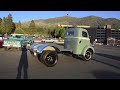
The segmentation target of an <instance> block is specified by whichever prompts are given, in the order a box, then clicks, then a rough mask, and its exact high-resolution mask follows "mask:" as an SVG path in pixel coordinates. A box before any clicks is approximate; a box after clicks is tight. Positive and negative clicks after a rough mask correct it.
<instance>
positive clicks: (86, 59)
mask: <svg viewBox="0 0 120 90" xmlns="http://www.w3.org/2000/svg"><path fill="white" fill-rule="evenodd" d="M91 58H92V52H91V51H90V50H87V51H86V53H85V56H83V60H85V61H89V60H91Z"/></svg>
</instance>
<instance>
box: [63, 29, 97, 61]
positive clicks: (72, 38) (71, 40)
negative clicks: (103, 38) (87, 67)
mask: <svg viewBox="0 0 120 90" xmlns="http://www.w3.org/2000/svg"><path fill="white" fill-rule="evenodd" d="M64 51H69V52H70V53H71V54H72V55H73V56H80V57H82V58H83V60H86V61H88V60H90V59H91V58H92V55H93V54H94V53H95V51H94V48H93V47H92V46H91V43H90V38H89V34H88V32H87V30H86V29H83V28H78V27H71V28H67V29H66V33H65V39H64Z"/></svg>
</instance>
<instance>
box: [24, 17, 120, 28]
mask: <svg viewBox="0 0 120 90" xmlns="http://www.w3.org/2000/svg"><path fill="white" fill-rule="evenodd" d="M34 21H35V24H36V26H37V27H41V26H55V25H58V24H72V25H89V26H98V25H99V26H104V25H107V24H109V25H112V28H120V20H119V19H116V18H107V19H105V18H101V17H98V16H87V17H83V18H77V17H70V16H63V17H56V18H49V19H40V20H34ZM29 24H30V21H26V22H22V26H23V27H29Z"/></svg>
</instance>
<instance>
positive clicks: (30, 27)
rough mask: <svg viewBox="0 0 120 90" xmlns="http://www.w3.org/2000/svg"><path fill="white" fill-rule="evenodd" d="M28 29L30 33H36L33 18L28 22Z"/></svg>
mask: <svg viewBox="0 0 120 90" xmlns="http://www.w3.org/2000/svg"><path fill="white" fill-rule="evenodd" d="M29 31H30V34H36V33H37V29H36V26H35V22H34V20H32V21H31V23H30V26H29Z"/></svg>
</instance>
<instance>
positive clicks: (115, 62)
mask: <svg viewBox="0 0 120 90" xmlns="http://www.w3.org/2000/svg"><path fill="white" fill-rule="evenodd" d="M57 46H58V47H60V48H62V47H63V45H57ZM94 48H95V52H96V53H95V54H94V56H93V57H92V60H91V61H83V60H81V59H76V58H73V57H72V56H67V55H63V54H59V61H58V63H57V64H56V66H54V67H46V66H45V65H44V64H42V63H41V62H40V61H39V60H38V59H37V58H36V57H33V56H32V55H31V54H30V52H29V51H24V52H22V51H19V50H17V49H10V50H8V51H5V50H4V48H0V79H120V47H110V46H104V45H103V46H95V47H94Z"/></svg>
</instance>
